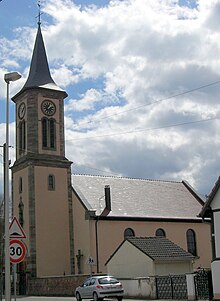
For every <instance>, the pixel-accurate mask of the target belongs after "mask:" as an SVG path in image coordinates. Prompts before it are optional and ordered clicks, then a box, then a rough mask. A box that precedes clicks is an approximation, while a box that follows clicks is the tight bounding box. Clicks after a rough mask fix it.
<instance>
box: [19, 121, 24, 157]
mask: <svg viewBox="0 0 220 301" xmlns="http://www.w3.org/2000/svg"><path fill="white" fill-rule="evenodd" d="M18 132H19V134H18V137H19V141H18V147H19V154H22V153H23V152H24V151H25V147H26V124H25V121H24V120H23V121H21V122H19V125H18Z"/></svg>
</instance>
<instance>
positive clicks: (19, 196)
mask: <svg viewBox="0 0 220 301" xmlns="http://www.w3.org/2000/svg"><path fill="white" fill-rule="evenodd" d="M20 178H22V184H23V188H24V187H28V168H27V167H26V168H24V169H22V170H20V171H18V172H16V173H15V174H14V175H13V208H12V211H13V212H12V215H13V216H15V217H16V218H17V220H19V208H18V205H19V202H20V200H21V201H22V203H23V204H24V211H23V214H24V225H23V229H24V232H25V234H26V236H27V239H24V242H25V243H26V245H27V249H28V250H29V239H28V238H29V236H30V232H29V202H28V200H29V197H28V189H23V191H22V193H19V179H20Z"/></svg>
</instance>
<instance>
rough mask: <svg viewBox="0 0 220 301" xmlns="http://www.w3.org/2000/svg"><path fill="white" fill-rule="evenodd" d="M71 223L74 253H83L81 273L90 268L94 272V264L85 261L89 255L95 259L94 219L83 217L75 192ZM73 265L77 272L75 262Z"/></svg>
mask: <svg viewBox="0 0 220 301" xmlns="http://www.w3.org/2000/svg"><path fill="white" fill-rule="evenodd" d="M73 223H74V247H75V255H77V253H78V250H80V251H81V254H82V255H83V256H82V257H81V273H84V274H87V273H90V272H91V269H92V271H93V272H96V266H90V265H88V263H87V260H88V258H89V257H90V256H91V257H92V258H93V259H94V261H96V248H95V226H94V221H91V220H88V219H86V218H85V209H84V207H83V206H82V204H81V203H80V202H79V200H78V199H77V197H76V196H75V194H73ZM90 237H91V238H92V239H90ZM75 260H76V257H75ZM75 266H76V273H78V268H77V264H75Z"/></svg>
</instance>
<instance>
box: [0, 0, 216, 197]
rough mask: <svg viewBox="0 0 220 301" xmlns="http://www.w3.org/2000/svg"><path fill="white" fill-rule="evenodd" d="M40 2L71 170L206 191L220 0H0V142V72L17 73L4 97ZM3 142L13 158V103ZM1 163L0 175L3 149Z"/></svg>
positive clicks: (1, 110)
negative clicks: (7, 137)
mask: <svg viewBox="0 0 220 301" xmlns="http://www.w3.org/2000/svg"><path fill="white" fill-rule="evenodd" d="M38 4H40V10H41V29H42V34H43V38H44V43H45V47H46V51H47V56H48V61H49V66H50V70H51V74H52V77H53V79H54V81H55V82H56V84H57V85H58V86H60V87H62V88H63V89H64V90H65V91H66V92H67V93H68V97H67V98H66V100H65V138H66V157H67V158H68V159H69V160H71V161H72V162H73V164H72V172H73V173H83V174H99V175H106V176H121V177H131V178H144V179H153V180H171V181H182V180H185V181H187V182H188V183H189V184H190V185H191V186H192V187H193V188H194V189H195V190H197V191H198V192H199V193H200V194H201V195H202V196H205V195H208V194H209V193H210V192H211V190H212V188H213V186H214V184H215V182H216V180H217V178H218V177H219V175H220V131H219V129H220V119H219V118H220V22H219V16H220V0H209V1H207V0H192V1H191V0H112V1H107V0H84V1H83V0H81V1H80V0H56V1H52V0H42V1H32V0H19V1H17V0H2V1H1V2H0V145H3V143H4V141H5V102H6V101H5V98H6V84H5V82H4V74H5V73H7V72H12V71H18V72H19V73H21V74H22V78H21V79H20V80H19V81H16V82H14V83H12V84H11V85H10V95H11V97H12V96H13V95H14V94H16V93H17V92H18V91H19V90H20V89H21V88H22V87H23V85H24V83H25V81H26V79H27V76H28V72H29V66H30V60H31V55H32V51H33V45H34V40H35V37H36V32H37V21H38V18H37V16H38ZM10 146H11V147H10V159H11V164H13V162H14V160H15V148H14V147H15V105H14V103H13V102H10ZM0 163H1V165H0V181H1V179H2V177H3V157H2V148H0ZM1 167H2V168H1ZM1 182H2V181H1ZM0 189H1V187H0Z"/></svg>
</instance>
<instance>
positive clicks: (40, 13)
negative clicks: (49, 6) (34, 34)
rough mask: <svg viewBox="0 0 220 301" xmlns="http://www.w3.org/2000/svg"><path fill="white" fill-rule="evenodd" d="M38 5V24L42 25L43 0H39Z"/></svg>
mask: <svg viewBox="0 0 220 301" xmlns="http://www.w3.org/2000/svg"><path fill="white" fill-rule="evenodd" d="M37 5H38V16H37V17H38V22H37V24H38V25H39V26H40V25H41V21H40V16H41V15H42V14H43V13H42V12H41V1H40V0H38V1H37Z"/></svg>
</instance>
